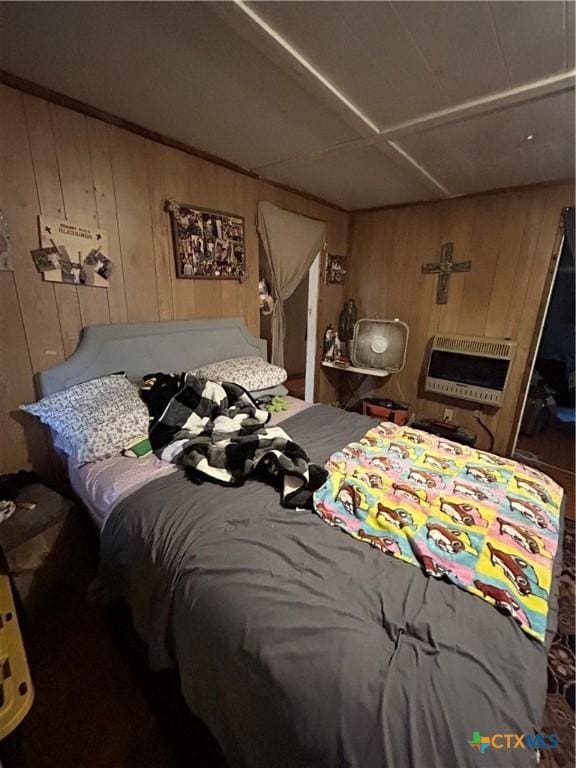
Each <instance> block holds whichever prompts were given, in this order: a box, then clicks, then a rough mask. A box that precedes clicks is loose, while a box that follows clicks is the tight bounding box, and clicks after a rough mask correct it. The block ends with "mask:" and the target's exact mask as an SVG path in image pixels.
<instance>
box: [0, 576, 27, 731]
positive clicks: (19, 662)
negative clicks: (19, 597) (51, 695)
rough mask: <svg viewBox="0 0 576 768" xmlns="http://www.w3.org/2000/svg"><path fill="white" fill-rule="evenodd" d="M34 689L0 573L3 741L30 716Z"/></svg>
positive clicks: (0, 722) (6, 583) (6, 584)
mask: <svg viewBox="0 0 576 768" xmlns="http://www.w3.org/2000/svg"><path fill="white" fill-rule="evenodd" d="M33 701H34V688H33V686H32V680H31V678H30V670H29V669H28V662H27V661H26V653H25V652H24V645H23V643H22V636H21V634H20V627H19V626H18V618H17V617H16V611H15V609H14V600H13V599H12V588H11V587H10V579H9V578H8V576H5V575H3V574H0V740H1V739H3V738H5V737H6V736H8V734H10V733H12V731H13V730H14V728H16V726H17V725H19V724H20V723H21V722H22V720H23V719H24V718H25V717H26V715H27V714H28V712H29V710H30V707H31V706H32V702H33Z"/></svg>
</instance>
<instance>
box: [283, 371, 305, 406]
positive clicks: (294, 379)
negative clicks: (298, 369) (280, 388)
mask: <svg viewBox="0 0 576 768" xmlns="http://www.w3.org/2000/svg"><path fill="white" fill-rule="evenodd" d="M284 386H285V387H286V389H287V390H288V394H289V395H292V397H298V398H299V399H300V400H304V391H305V390H304V386H305V377H304V374H303V373H301V374H296V375H293V376H289V377H288V379H287V380H286V381H285V382H284Z"/></svg>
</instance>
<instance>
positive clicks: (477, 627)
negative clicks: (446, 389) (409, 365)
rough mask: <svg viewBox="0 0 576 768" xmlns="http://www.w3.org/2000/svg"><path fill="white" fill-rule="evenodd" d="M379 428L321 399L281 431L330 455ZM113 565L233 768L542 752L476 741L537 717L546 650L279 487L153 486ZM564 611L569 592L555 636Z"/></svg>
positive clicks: (333, 766)
mask: <svg viewBox="0 0 576 768" xmlns="http://www.w3.org/2000/svg"><path fill="white" fill-rule="evenodd" d="M372 423H373V422H372V421H371V420H370V419H367V418H365V417H362V416H358V415H356V414H351V413H346V412H344V411H339V410H336V409H332V408H329V407H325V406H317V407H315V408H311V409H309V410H307V411H305V412H304V413H301V414H298V415H296V416H294V417H292V418H291V419H289V420H287V421H286V422H285V423H284V424H283V427H285V429H286V431H287V432H288V433H289V434H290V436H291V437H292V438H293V439H294V440H295V441H297V442H298V443H300V444H301V445H302V446H303V447H304V448H305V449H306V450H307V451H308V453H309V455H310V458H311V460H312V461H314V462H322V461H324V460H325V459H326V458H327V457H328V456H329V455H330V454H331V453H332V452H333V451H334V450H336V449H338V448H341V447H343V446H344V445H345V444H346V443H348V442H350V441H351V440H356V439H358V438H359V437H360V436H361V435H362V434H363V433H364V432H365V431H366V430H367V429H368V427H369V426H370V425H371V424H372ZM560 557H561V554H559V555H558V557H557V559H558V560H559V559H560ZM102 563H103V575H104V577H105V579H106V581H107V583H108V584H109V585H113V586H114V588H115V591H116V593H117V594H118V595H119V596H122V597H123V598H125V599H127V600H128V601H129V603H130V604H131V606H132V609H133V615H134V620H135V625H136V628H137V631H138V632H139V634H140V635H141V636H142V638H143V639H144V640H145V641H146V642H147V643H148V646H149V649H150V660H151V664H152V665H153V666H154V667H156V668H158V667H162V666H164V665H176V666H177V668H178V670H179V674H180V680H181V685H182V691H183V694H184V697H185V699H186V701H187V702H188V704H189V706H190V707H191V709H192V710H193V712H194V713H196V714H197V715H198V716H199V717H200V718H202V720H204V722H205V723H206V724H207V725H208V727H209V728H210V730H211V731H212V733H213V734H214V736H215V737H216V738H217V740H218V741H219V743H220V745H221V746H222V749H223V751H224V753H225V755H226V757H227V760H228V761H229V763H230V766H234V767H236V766H238V767H239V768H240V767H242V768H247V767H248V766H249V767H250V768H348V767H350V768H351V767H354V768H465V767H466V766H482V767H483V768H496V767H500V766H502V767H505V768H513V767H514V766H533V765H535V763H536V754H535V752H534V751H533V750H528V749H516V750H507V749H501V750H494V749H492V748H491V749H489V750H488V751H487V752H486V753H485V754H480V753H479V751H478V750H477V749H472V748H471V747H470V746H469V745H468V741H469V740H470V739H471V738H472V733H473V731H479V732H480V733H481V734H482V735H489V734H493V733H516V734H520V733H524V734H533V733H534V732H535V731H538V730H539V728H540V724H541V716H542V711H543V707H544V700H545V695H546V681H547V676H546V652H547V651H546V648H545V647H544V646H542V645H541V644H539V643H538V642H536V641H534V640H532V639H530V638H529V637H527V636H526V635H525V634H524V633H523V632H522V630H521V629H520V628H519V626H517V624H516V623H515V622H514V621H513V620H511V619H510V618H509V617H507V616H504V615H501V614H500V613H499V612H498V611H497V610H496V609H495V608H494V607H493V606H491V605H489V604H488V603H486V602H483V601H482V600H480V599H478V598H477V597H474V596H473V595H471V594H469V593H467V592H465V591H463V590H461V589H458V588H457V587H455V586H453V585H451V584H449V583H444V582H442V581H437V580H435V579H432V578H427V577H426V576H425V575H424V574H423V573H422V572H421V571H419V570H418V568H416V567H414V566H412V565H408V564H406V563H403V562H401V561H399V560H396V559H393V558H392V557H388V556H386V555H384V554H382V553H381V552H378V551H376V550H374V549H372V548H371V547H370V546H368V545H366V544H364V543H361V542H358V541H356V540H354V539H352V538H351V537H350V536H348V535H347V534H345V533H343V532H342V531H340V530H338V529H337V528H331V527H330V526H328V525H326V523H324V522H322V521H321V520H320V518H319V517H318V516H316V515H315V514H314V513H313V512H307V511H292V510H288V509H285V508H283V507H281V506H280V503H279V496H278V494H277V492H275V491H274V490H273V489H272V488H270V487H268V486H265V485H263V484H261V483H258V482H256V481H252V482H248V483H246V485H245V486H243V487H242V488H222V487H217V486H214V485H211V484H205V485H202V486H195V485H192V484H191V483H190V482H189V481H187V480H186V479H185V478H184V476H183V474H182V473H180V472H178V473H174V474H173V475H169V476H167V477H164V478H161V479H158V480H156V481H154V482H151V483H150V484H148V485H147V486H145V487H144V488H141V489H140V490H138V491H136V492H135V493H133V494H132V495H131V496H130V497H128V498H127V499H125V500H123V501H122V502H120V503H119V504H118V506H117V507H116V508H115V509H114V510H113V512H112V513H111V515H110V517H109V519H108V521H107V523H106V525H105V527H104V531H103V534H102ZM553 591H554V594H555V592H556V584H555V585H554V590H553ZM555 620H556V600H555V599H554V600H553V601H552V610H551V612H550V621H549V637H550V638H551V635H552V631H553V629H554V625H555Z"/></svg>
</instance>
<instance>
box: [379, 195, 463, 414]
mask: <svg viewBox="0 0 576 768" xmlns="http://www.w3.org/2000/svg"><path fill="white" fill-rule="evenodd" d="M408 213H409V212H408ZM448 213H449V209H448V208H440V209H438V208H437V207H436V206H430V207H429V208H425V207H424V208H422V209H421V210H419V211H418V221H417V222H416V221H414V222H412V221H411V220H410V219H411V217H410V215H408V219H405V218H404V219H403V220H402V221H403V222H405V223H404V226H403V227H402V230H403V231H406V229H408V230H409V232H408V237H407V238H406V240H405V241H404V244H403V249H404V250H403V253H401V255H400V262H399V264H401V265H403V266H402V267H399V271H400V274H401V276H402V279H401V280H400V281H399V282H400V290H399V293H398V296H397V297H395V301H394V302H391V305H392V306H393V308H394V311H393V312H392V314H391V315H389V317H391V318H393V317H398V318H399V319H401V320H403V321H404V322H407V323H408V326H409V328H410V336H409V340H408V343H409V345H410V354H409V355H407V358H406V365H405V367H404V370H403V371H402V373H401V374H400V375H399V376H392V377H391V380H390V384H391V385H393V386H395V387H396V389H397V391H398V395H399V397H400V399H401V400H406V399H407V400H408V401H409V402H411V403H412V405H413V407H415V409H416V411H419V410H420V399H419V398H420V395H421V394H422V391H421V375H422V366H423V363H424V359H425V357H426V351H427V348H428V344H429V341H430V337H431V336H432V335H433V334H434V332H435V330H436V328H437V323H438V313H439V309H438V305H437V304H436V293H437V286H438V276H437V275H426V274H423V272H422V264H423V263H425V262H428V261H436V260H437V259H438V257H439V254H440V246H441V243H442V241H443V240H444V239H445V234H446V217H447V214H448ZM396 237H398V232H396ZM391 288H392V293H394V286H391ZM410 314H412V320H410Z"/></svg>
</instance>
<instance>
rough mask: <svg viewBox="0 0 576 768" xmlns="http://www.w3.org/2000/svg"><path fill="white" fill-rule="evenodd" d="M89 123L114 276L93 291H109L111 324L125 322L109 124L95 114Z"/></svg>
mask: <svg viewBox="0 0 576 768" xmlns="http://www.w3.org/2000/svg"><path fill="white" fill-rule="evenodd" d="M86 125H87V130H88V143H89V147H90V158H91V161H92V174H93V180H94V195H95V201H96V213H97V216H98V226H99V227H100V228H101V229H105V230H106V232H107V233H108V253H107V254H106V256H108V257H109V258H110V260H111V261H112V276H111V277H110V281H109V286H108V288H107V289H105V291H104V289H101V288H99V289H94V290H98V291H100V293H102V292H105V293H106V295H107V299H108V307H109V311H110V321H111V322H112V323H125V322H127V320H128V310H127V306H126V288H125V285H124V268H123V264H122V250H121V248H120V236H119V233H118V217H117V214H116V193H115V191H114V177H113V174H112V159H111V154H110V142H109V137H108V126H107V125H106V123H103V122H102V121H101V120H95V119H94V118H92V117H87V118H86ZM79 290H83V289H79Z"/></svg>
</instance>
